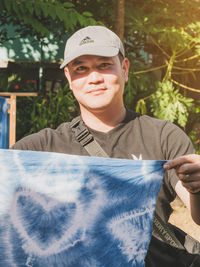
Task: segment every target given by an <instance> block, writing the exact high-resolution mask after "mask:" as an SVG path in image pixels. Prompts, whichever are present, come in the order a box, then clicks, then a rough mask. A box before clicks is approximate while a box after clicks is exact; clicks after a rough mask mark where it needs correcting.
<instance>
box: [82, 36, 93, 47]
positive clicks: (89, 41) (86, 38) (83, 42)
mask: <svg viewBox="0 0 200 267" xmlns="http://www.w3.org/2000/svg"><path fill="white" fill-rule="evenodd" d="M88 43H94V40H92V39H91V38H90V37H88V36H86V37H85V38H84V39H83V40H82V41H81V42H80V44H79V45H84V44H88Z"/></svg>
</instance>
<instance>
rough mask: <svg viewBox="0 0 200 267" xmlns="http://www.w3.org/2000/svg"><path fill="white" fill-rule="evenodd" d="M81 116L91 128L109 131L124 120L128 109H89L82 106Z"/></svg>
mask: <svg viewBox="0 0 200 267" xmlns="http://www.w3.org/2000/svg"><path fill="white" fill-rule="evenodd" d="M81 116H82V119H83V121H84V123H85V124H86V125H87V126H88V127H89V128H91V129H94V130H97V131H100V132H108V131H110V130H112V129H113V128H115V127H116V126H117V125H118V124H119V123H120V122H122V121H123V120H124V118H125V116H126V109H125V107H124V106H122V107H121V108H113V109H109V110H108V109H106V111H92V112H91V111H89V110H86V109H84V108H83V107H81Z"/></svg>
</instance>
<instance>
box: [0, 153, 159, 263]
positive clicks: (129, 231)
mask: <svg viewBox="0 0 200 267" xmlns="http://www.w3.org/2000/svg"><path fill="white" fill-rule="evenodd" d="M163 163H164V161H147V160H146V161H142V160H140V161H139V160H138V161H134V160H124V159H109V158H95V157H84V156H73V155H66V154H59V153H49V152H33V151H16V150H14V151H13V150H0V166H1V175H0V266H2V267H19V266H20V267H23V266H27V267H31V266H32V267H46V266H48V267H57V266H58V267H112V266H113V267H128V266H135V267H142V266H144V258H145V255H146V252H147V249H148V245H149V242H150V237H151V227H152V218H153V213H154V209H155V204H156V199H157V195H158V191H159V188H160V186H161V182H162V178H163V168H162V165H163Z"/></svg>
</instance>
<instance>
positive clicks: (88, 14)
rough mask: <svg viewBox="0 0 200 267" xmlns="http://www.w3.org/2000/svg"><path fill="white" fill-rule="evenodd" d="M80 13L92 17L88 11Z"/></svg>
mask: <svg viewBox="0 0 200 267" xmlns="http://www.w3.org/2000/svg"><path fill="white" fill-rule="evenodd" d="M82 15H83V16H84V17H92V16H93V15H92V13H90V12H88V11H85V12H83V13H82Z"/></svg>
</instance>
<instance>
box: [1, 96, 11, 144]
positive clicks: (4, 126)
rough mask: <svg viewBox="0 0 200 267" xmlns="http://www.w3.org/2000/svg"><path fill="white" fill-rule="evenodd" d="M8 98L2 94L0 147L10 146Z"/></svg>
mask: <svg viewBox="0 0 200 267" xmlns="http://www.w3.org/2000/svg"><path fill="white" fill-rule="evenodd" d="M8 108H9V105H8V98H5V97H1V96H0V148H8V147H9V114H8Z"/></svg>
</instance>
